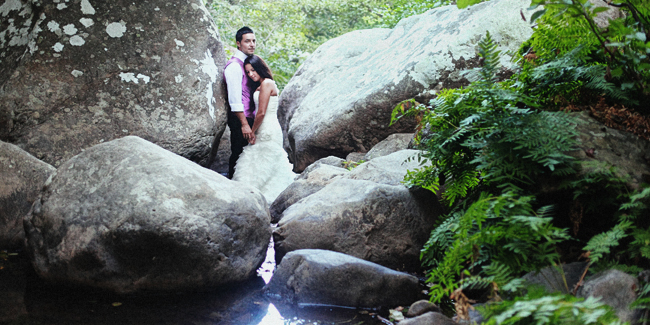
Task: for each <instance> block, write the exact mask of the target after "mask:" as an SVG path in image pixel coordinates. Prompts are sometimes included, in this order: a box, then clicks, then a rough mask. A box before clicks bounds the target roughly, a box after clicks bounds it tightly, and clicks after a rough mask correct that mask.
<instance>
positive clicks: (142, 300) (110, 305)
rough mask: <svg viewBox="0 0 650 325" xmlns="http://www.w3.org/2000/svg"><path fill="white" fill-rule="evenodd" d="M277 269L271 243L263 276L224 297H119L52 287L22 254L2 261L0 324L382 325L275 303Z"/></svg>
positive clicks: (347, 313) (345, 313)
mask: <svg viewBox="0 0 650 325" xmlns="http://www.w3.org/2000/svg"><path fill="white" fill-rule="evenodd" d="M274 269H275V260H274V250H273V244H272V243H271V244H270V245H269V248H268V251H267V258H266V260H265V261H264V263H263V265H262V267H261V268H260V269H259V270H258V275H259V277H257V278H255V279H253V280H251V281H247V282H245V283H240V284H237V285H233V286H230V287H227V288H221V289H220V290H219V291H218V292H190V293H187V292H185V293H177V294H164V295H163V294H157V295H156V294H149V295H143V294H138V295H117V294H113V293H109V292H98V291H96V290H80V289H77V288H69V287H64V286H53V285H50V284H48V283H46V282H44V281H42V280H40V279H39V278H38V277H37V276H36V274H35V273H34V272H33V270H32V268H31V265H29V263H28V261H27V260H26V259H25V257H24V254H22V253H19V254H18V256H13V257H10V258H8V259H7V260H2V259H0V324H11V325H14V324H15V325H40V324H48V325H57V324H66V325H67V324H89V325H122V324H124V325H129V324H138V325H140V324H170V325H172V324H173V325H176V324H182V325H185V324H187V325H204V324H205V325H208V324H210V325H213V324H224V325H230V324H233V325H276V324H277V325H305V324H323V325H324V324H368V325H372V324H382V323H381V322H379V321H378V320H376V319H374V318H372V317H370V316H369V315H364V314H361V313H359V311H357V310H354V309H348V310H339V309H332V308H300V307H296V306H292V305H284V304H281V303H279V302H276V301H270V300H269V298H268V297H266V296H265V295H264V293H263V292H262V288H263V287H264V285H265V284H266V283H268V282H269V280H270V279H271V277H272V275H273V271H274Z"/></svg>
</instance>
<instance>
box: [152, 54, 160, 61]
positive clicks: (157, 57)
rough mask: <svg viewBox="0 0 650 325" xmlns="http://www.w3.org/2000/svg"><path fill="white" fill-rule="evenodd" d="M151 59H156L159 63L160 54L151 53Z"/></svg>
mask: <svg viewBox="0 0 650 325" xmlns="http://www.w3.org/2000/svg"><path fill="white" fill-rule="evenodd" d="M151 58H152V59H154V60H156V62H158V63H160V56H158V55H153V56H151Z"/></svg>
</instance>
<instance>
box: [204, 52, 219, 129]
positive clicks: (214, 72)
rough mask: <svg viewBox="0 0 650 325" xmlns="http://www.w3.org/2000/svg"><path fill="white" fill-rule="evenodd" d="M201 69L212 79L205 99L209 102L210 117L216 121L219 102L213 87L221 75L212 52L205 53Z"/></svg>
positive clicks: (207, 87)
mask: <svg viewBox="0 0 650 325" xmlns="http://www.w3.org/2000/svg"><path fill="white" fill-rule="evenodd" d="M200 67H201V71H203V73H205V74H207V75H208V77H210V81H209V82H208V84H207V86H206V92H205V97H206V99H207V100H208V111H209V113H210V117H212V119H213V120H215V119H216V116H215V114H214V112H215V108H214V104H215V103H216V102H217V101H216V99H214V91H213V90H212V87H213V86H214V83H215V82H217V76H218V75H219V68H217V65H216V64H215V63H214V58H212V52H210V50H206V51H205V58H204V59H203V60H201V62H200Z"/></svg>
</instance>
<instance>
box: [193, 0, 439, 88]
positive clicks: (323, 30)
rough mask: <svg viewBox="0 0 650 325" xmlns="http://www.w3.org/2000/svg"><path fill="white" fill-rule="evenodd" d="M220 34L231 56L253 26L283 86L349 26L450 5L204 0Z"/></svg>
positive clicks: (387, 22) (382, 23)
mask: <svg viewBox="0 0 650 325" xmlns="http://www.w3.org/2000/svg"><path fill="white" fill-rule="evenodd" d="M204 2H205V4H206V6H207V7H208V8H209V9H210V11H211V14H212V17H213V19H214V21H215V23H216V25H217V30H218V32H219V36H220V37H221V39H222V41H223V42H224V44H225V46H226V52H227V54H228V55H232V53H234V50H235V49H236V46H235V33H236V32H237V30H238V29H239V28H241V27H242V26H249V27H251V28H252V29H253V30H254V31H255V34H256V37H257V50H256V51H255V52H256V54H258V55H259V56H261V57H262V58H263V59H264V60H265V61H266V62H267V63H268V64H269V66H270V67H271V70H273V74H274V78H275V79H276V82H277V84H278V87H279V88H280V89H283V88H284V86H285V85H286V84H287V83H288V82H289V79H290V78H291V77H292V76H293V74H294V73H295V72H296V70H297V69H298V67H300V65H301V64H302V63H303V62H304V61H305V59H306V58H307V57H308V56H309V55H310V54H311V53H312V52H313V51H314V50H316V48H318V46H320V45H321V44H323V43H324V42H326V41H328V40H330V39H332V38H335V37H338V36H340V35H342V34H345V33H347V32H350V31H354V30H358V29H368V28H374V27H393V26H395V24H397V23H398V22H399V20H401V19H402V18H405V17H408V16H411V15H415V14H420V13H423V12H425V11H427V10H428V9H431V8H435V7H438V6H440V5H443V4H448V3H449V2H450V1H448V0H440V1H429V0H414V1H408V0H394V1H390V0H247V1H243V0H204Z"/></svg>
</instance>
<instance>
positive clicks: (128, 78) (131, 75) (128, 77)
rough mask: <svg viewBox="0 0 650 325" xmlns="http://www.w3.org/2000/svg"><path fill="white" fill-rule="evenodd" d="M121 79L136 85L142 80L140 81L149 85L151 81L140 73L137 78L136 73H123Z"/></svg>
mask: <svg viewBox="0 0 650 325" xmlns="http://www.w3.org/2000/svg"><path fill="white" fill-rule="evenodd" d="M120 78H121V79H122V81H124V82H132V83H134V84H137V83H140V80H138V79H141V80H142V81H144V83H145V84H148V83H149V81H150V80H151V77H149V76H146V75H143V74H142V73H138V75H137V76H136V75H135V73H133V72H121V73H120Z"/></svg>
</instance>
